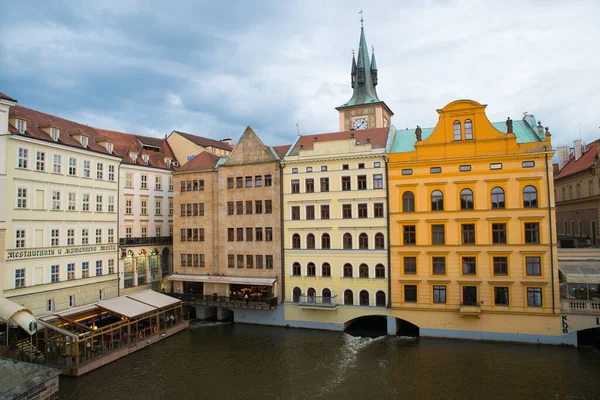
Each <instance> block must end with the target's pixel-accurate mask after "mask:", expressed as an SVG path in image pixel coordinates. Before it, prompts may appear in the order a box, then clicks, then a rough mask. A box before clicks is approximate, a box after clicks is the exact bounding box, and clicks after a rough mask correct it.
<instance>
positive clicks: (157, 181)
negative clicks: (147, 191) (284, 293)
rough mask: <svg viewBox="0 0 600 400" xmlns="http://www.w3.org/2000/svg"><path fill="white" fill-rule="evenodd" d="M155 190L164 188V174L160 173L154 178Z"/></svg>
mask: <svg viewBox="0 0 600 400" xmlns="http://www.w3.org/2000/svg"><path fill="white" fill-rule="evenodd" d="M154 190H162V176H160V175H157V176H156V177H155V178H154Z"/></svg>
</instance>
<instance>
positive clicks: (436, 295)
mask: <svg viewBox="0 0 600 400" xmlns="http://www.w3.org/2000/svg"><path fill="white" fill-rule="evenodd" d="M433 302H434V303H435V304H446V286H444V285H439V286H437V285H436V286H434V287H433Z"/></svg>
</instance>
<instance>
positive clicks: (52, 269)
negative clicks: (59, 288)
mask: <svg viewBox="0 0 600 400" xmlns="http://www.w3.org/2000/svg"><path fill="white" fill-rule="evenodd" d="M54 267H56V273H55V272H54ZM55 275H56V280H54V276H55ZM58 282H60V265H57V264H54V265H51V266H50V283H58Z"/></svg>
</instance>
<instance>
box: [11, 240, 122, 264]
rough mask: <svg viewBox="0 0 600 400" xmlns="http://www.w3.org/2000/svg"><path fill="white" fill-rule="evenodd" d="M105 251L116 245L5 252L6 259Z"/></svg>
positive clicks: (115, 247) (114, 249) (114, 247)
mask: <svg viewBox="0 0 600 400" xmlns="http://www.w3.org/2000/svg"><path fill="white" fill-rule="evenodd" d="M106 251H117V245H116V244H102V245H100V244H99V245H95V246H70V247H55V248H51V249H49V248H45V249H31V250H20V249H19V250H9V251H7V252H6V260H17V259H20V260H23V259H25V260H27V259H31V258H43V257H59V256H72V255H77V254H90V253H103V252H106Z"/></svg>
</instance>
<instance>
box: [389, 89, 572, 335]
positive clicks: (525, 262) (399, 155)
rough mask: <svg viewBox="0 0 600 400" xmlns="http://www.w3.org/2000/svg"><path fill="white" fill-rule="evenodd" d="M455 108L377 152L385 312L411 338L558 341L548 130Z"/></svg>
mask: <svg viewBox="0 0 600 400" xmlns="http://www.w3.org/2000/svg"><path fill="white" fill-rule="evenodd" d="M485 108H486V106H485V105H481V104H479V103H477V102H475V101H470V100H458V101H454V102H452V103H450V104H448V105H447V106H446V107H444V108H443V109H441V110H438V113H439V122H438V124H437V125H436V127H435V128H433V129H421V128H419V127H417V129H415V130H405V131H398V132H397V133H396V136H395V138H394V142H393V144H392V146H391V152H390V154H389V166H388V168H389V171H388V172H389V188H390V192H389V196H390V231H391V233H390V241H391V260H392V263H391V294H392V310H391V313H392V316H394V317H396V318H399V319H400V320H402V321H407V322H410V323H412V324H414V325H416V326H417V327H419V328H420V334H421V336H438V337H455V338H470V339H490V340H508V341H523V342H542V343H561V342H562V341H563V337H562V336H561V329H560V314H559V313H560V300H559V291H558V264H557V253H556V232H555V229H554V221H555V210H554V198H553V193H554V189H553V180H552V161H551V160H552V155H553V151H552V148H551V143H550V135H549V133H548V131H547V130H546V132H544V130H543V128H542V126H541V124H539V123H538V124H537V125H536V122H535V118H534V117H533V116H530V115H527V116H525V117H524V118H523V120H520V121H512V120H510V119H509V120H507V121H506V122H501V123H494V124H492V123H490V121H489V120H488V119H487V117H486V115H485Z"/></svg>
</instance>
